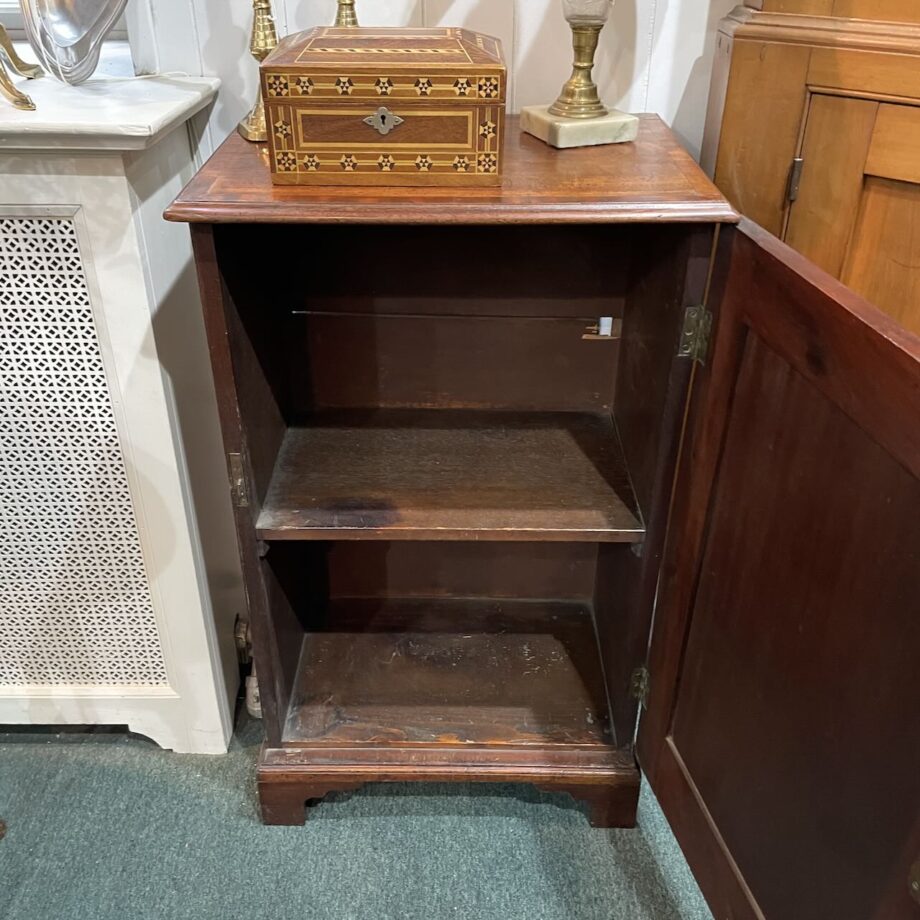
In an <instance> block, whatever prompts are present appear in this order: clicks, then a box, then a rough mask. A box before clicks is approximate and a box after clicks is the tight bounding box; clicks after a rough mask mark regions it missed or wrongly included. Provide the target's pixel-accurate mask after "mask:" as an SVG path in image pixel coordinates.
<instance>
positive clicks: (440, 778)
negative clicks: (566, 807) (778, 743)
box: [258, 744, 639, 827]
mask: <svg viewBox="0 0 920 920" xmlns="http://www.w3.org/2000/svg"><path fill="white" fill-rule="evenodd" d="M400 782H422V783H463V782H466V783H469V782H477V783H482V782H489V783H530V784H533V785H534V786H537V787H538V788H540V789H543V790H546V791H548V792H556V793H568V794H569V795H571V796H573V797H574V798H576V799H581V800H583V801H585V802H586V803H587V804H588V808H589V811H588V817H589V820H590V821H591V823H592V824H593V825H594V826H595V827H633V826H634V825H635V823H636V806H637V804H638V799H639V771H638V770H637V768H636V763H635V760H634V759H633V756H632V753H631V752H630V751H623V750H617V749H616V748H613V747H604V746H601V745H595V746H580V747H579V746H575V747H562V746H558V747H542V748H541V747H537V746H533V745H531V746H529V747H512V746H510V745H509V746H485V745H476V744H466V745H441V744H434V745H412V746H403V747H401V746H399V745H380V744H369V745H363V746H362V745H349V746H347V747H340V748H333V747H330V746H328V745H323V746H320V747H312V748H299V747H285V748H263V749H262V752H261V754H260V757H259V768H258V783H259V799H260V802H261V804H262V820H263V821H264V822H265V823H266V824H286V825H294V824H303V823H304V820H305V818H306V812H305V807H304V806H305V804H307V803H308V802H311V800H316V799H321V798H323V797H324V796H325V795H327V794H328V793H330V792H338V791H342V790H351V789H356V788H358V787H359V786H362V785H364V784H365V783H400Z"/></svg>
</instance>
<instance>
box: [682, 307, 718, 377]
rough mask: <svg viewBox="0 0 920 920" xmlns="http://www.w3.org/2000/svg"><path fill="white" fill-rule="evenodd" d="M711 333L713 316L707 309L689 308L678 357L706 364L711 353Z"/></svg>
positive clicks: (686, 313) (685, 315)
mask: <svg viewBox="0 0 920 920" xmlns="http://www.w3.org/2000/svg"><path fill="white" fill-rule="evenodd" d="M710 332H712V314H711V313H710V312H709V311H708V310H707V309H706V308H705V307H687V310H686V312H685V313H684V328H683V329H682V330H681V333H680V345H679V347H678V349H677V357H678V358H690V359H692V360H693V361H696V362H698V363H699V364H705V363H706V356H707V354H708V353H709V334H710Z"/></svg>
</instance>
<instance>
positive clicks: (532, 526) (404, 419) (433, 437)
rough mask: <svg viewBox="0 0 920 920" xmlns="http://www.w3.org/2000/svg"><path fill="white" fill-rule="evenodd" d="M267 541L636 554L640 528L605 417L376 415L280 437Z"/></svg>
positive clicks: (265, 523) (333, 418) (321, 421)
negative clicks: (507, 543) (497, 544)
mask: <svg viewBox="0 0 920 920" xmlns="http://www.w3.org/2000/svg"><path fill="white" fill-rule="evenodd" d="M257 529H258V535H259V537H260V538H261V539H264V540H298V539H300V540H315V539H327V540H328V539H336V540H343V539H387V540H566V541H577V540H583V541H592V542H620V543H629V542H637V541H639V540H641V539H642V537H643V533H644V530H643V526H642V523H641V520H640V518H639V512H638V511H637V510H636V502H635V498H634V496H633V494H632V489H631V486H630V483H629V477H628V475H627V473H626V469H625V463H624V460H623V457H622V454H621V451H620V447H619V439H618V438H617V434H616V430H615V428H614V426H613V423H612V421H611V420H610V418H609V417H607V416H595V415H582V414H576V413H539V414H522V413H513V414H505V413H489V412H460V411H452V410H420V411H419V410H411V411H408V410H407V411H403V410H383V411H369V412H348V413H336V414H328V415H322V416H317V417H316V418H315V419H314V420H313V424H311V425H310V426H308V427H303V428H292V429H290V430H289V431H288V432H287V435H286V437H285V439H284V443H283V445H282V447H281V450H280V452H279V456H278V460H277V463H276V466H275V471H274V475H273V477H272V480H271V483H270V485H269V489H268V494H267V496H266V499H265V502H264V505H263V508H262V511H261V514H260V515H259V518H258V523H257Z"/></svg>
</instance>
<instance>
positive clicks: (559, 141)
mask: <svg viewBox="0 0 920 920" xmlns="http://www.w3.org/2000/svg"><path fill="white" fill-rule="evenodd" d="M521 130H522V131H526V132H527V133H528V134H532V135H533V136H534V137H538V138H540V140H541V141H545V142H546V143H547V144H549V145H550V146H551V147H561V148H565V147H595V146H597V145H598V144H624V143H626V142H628V141H634V140H635V139H636V136H637V135H638V133H639V119H638V118H636V116H635V115H628V114H627V113H626V112H618V111H617V110H616V109H611V110H610V111H609V112H608V113H607V114H606V115H604V116H602V117H601V118H563V117H562V116H561V115H550V113H549V106H548V105H531V106H528V107H527V108H525V109H521Z"/></svg>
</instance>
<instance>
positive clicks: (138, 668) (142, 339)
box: [0, 79, 245, 753]
mask: <svg viewBox="0 0 920 920" xmlns="http://www.w3.org/2000/svg"><path fill="white" fill-rule="evenodd" d="M41 84H45V85H43V86H42V85H41ZM51 84H52V81H36V82H35V84H32V85H30V87H29V89H30V91H31V90H32V89H33V86H34V87H35V88H36V92H35V93H34V95H35V96H36V102H38V104H39V110H38V113H37V115H36V113H13V112H12V110H10V111H6V110H4V111H3V112H2V113H0V140H2V142H3V144H4V145H5V146H7V147H9V146H13V147H14V148H18V149H14V150H11V151H7V150H4V151H3V152H2V154H0V190H2V191H0V724H9V723H23V722H30V723H39V724H63V723H77V724H116V725H127V726H128V727H129V728H130V729H131V730H132V731H136V732H138V733H140V734H144V735H147V736H148V737H150V738H151V739H153V740H154V741H156V742H157V743H158V744H160V745H162V746H163V747H167V748H171V749H174V750H177V751H195V752H200V753H218V752H222V751H225V750H226V745H227V741H228V739H229V736H230V733H231V729H232V704H233V701H234V699H235V694H236V689H237V673H236V665H235V654H234V648H233V636H232V624H233V619H234V617H235V615H236V614H237V613H240V612H242V611H243V610H244V609H245V608H244V597H243V592H242V581H241V578H240V574H239V561H238V557H237V552H236V547H235V540H234V537H233V527H232V517H231V510H230V506H229V498H228V494H229V491H228V489H227V481H226V467H225V463H224V458H223V455H222V451H221V448H220V437H219V430H218V427H217V416H216V408H215V400H214V393H213V387H212V384H211V379H210V371H209V367H208V357H207V349H206V345H205V340H204V332H203V328H202V321H201V314H200V306H199V302H198V294H197V286H196V284H195V279H194V272H193V269H192V261H191V250H190V244H189V239H188V231H187V228H185V227H181V226H175V225H167V224H166V223H165V222H163V220H162V218H161V214H162V211H163V209H164V208H165V206H166V205H167V204H168V203H169V202H170V201H171V199H172V198H173V197H174V196H175V194H176V193H177V192H178V191H179V189H180V188H181V187H182V185H183V184H184V183H185V181H187V180H188V178H190V176H191V174H192V173H193V171H194V162H193V152H192V151H193V149H194V146H193V144H192V138H191V137H190V134H189V131H188V130H187V127H186V124H185V122H186V119H187V118H188V117H189V116H190V115H193V114H194V113H195V112H197V111H198V110H199V109H201V108H202V107H203V106H204V105H206V104H207V101H208V100H209V99H210V97H211V96H212V95H213V93H214V90H215V88H216V81H212V80H187V81H182V80H176V79H172V80H163V81H159V80H144V81H112V83H111V87H106V88H105V89H106V91H107V93H108V98H106V99H105V100H103V101H100V97H99V90H100V85H98V84H97V85H96V86H95V87H93V85H92V84H87V85H86V87H87V88H86V89H84V90H82V91H83V93H84V95H85V96H86V99H85V102H86V106H85V109H84V113H83V117H84V123H83V124H80V125H78V126H77V127H76V129H73V128H72V126H71V130H68V126H67V124H66V119H67V117H68V113H73V112H77V114H78V115H79V112H80V106H81V100H80V99H76V97H75V96H73V95H72V94H74V93H80V92H81V88H76V89H74V88H70V87H61V86H53V85H51ZM39 89H40V90H41V92H42V94H43V96H44V97H45V98H44V100H43V99H41V98H38V90H39ZM55 94H58V95H59V96H61V99H60V100H58V98H57V97H56V96H55ZM93 95H95V105H96V107H97V108H98V109H99V112H98V113H97V112H96V111H95V110H94V109H93V108H92V106H93V104H94V101H93ZM75 99H76V102H75V101H74V100H75ZM43 101H44V103H45V104H44V105H43V104H42V103H43ZM87 113H88V114H87ZM22 114H25V115H31V116H32V118H33V121H31V122H24V121H17V119H18V118H19V116H20V115H22ZM92 119H97V120H98V124H94V123H93V121H92ZM43 126H44V127H43Z"/></svg>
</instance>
